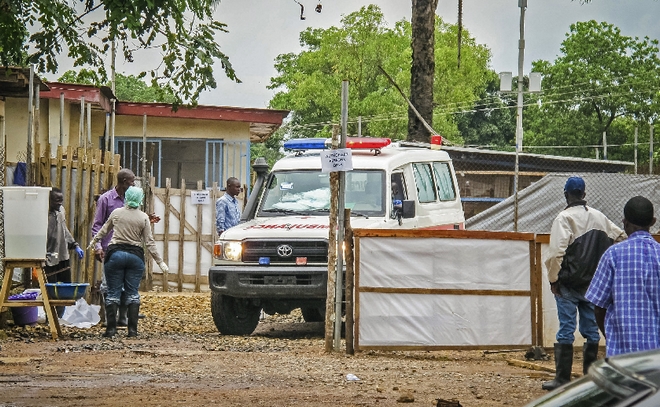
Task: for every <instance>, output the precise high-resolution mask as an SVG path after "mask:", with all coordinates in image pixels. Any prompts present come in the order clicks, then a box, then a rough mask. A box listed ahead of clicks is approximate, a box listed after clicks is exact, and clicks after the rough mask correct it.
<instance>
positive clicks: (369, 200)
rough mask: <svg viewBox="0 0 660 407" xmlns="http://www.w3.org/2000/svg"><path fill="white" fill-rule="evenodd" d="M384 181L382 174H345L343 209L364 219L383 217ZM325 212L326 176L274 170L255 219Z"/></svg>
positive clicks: (326, 210) (327, 194)
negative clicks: (349, 210) (362, 216)
mask: <svg viewBox="0 0 660 407" xmlns="http://www.w3.org/2000/svg"><path fill="white" fill-rule="evenodd" d="M384 181H385V173H384V172H383V171H364V170H353V171H347V172H346V199H345V202H346V208H350V209H351V210H353V211H355V212H358V213H361V214H364V215H367V216H385V205H384V204H383V202H384V201H383V198H384V195H385V191H384V188H383V186H384V185H385V183H384ZM329 210H330V174H329V173H324V172H321V171H320V170H305V171H278V172H273V173H272V174H271V175H270V178H269V179H268V182H267V185H266V191H265V193H264V195H263V198H262V201H261V206H260V209H259V215H258V216H278V215H280V216H286V215H290V214H297V215H319V216H327V214H328V211H329Z"/></svg>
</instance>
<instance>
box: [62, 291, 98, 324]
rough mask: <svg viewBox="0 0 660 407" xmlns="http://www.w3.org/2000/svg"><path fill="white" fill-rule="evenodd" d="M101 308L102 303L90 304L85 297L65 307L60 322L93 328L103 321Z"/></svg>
mask: <svg viewBox="0 0 660 407" xmlns="http://www.w3.org/2000/svg"><path fill="white" fill-rule="evenodd" d="M100 310H101V306H100V305H89V304H87V301H85V299H84V298H81V299H79V300H78V301H76V303H75V304H74V305H71V306H69V307H66V308H65V309H64V315H62V318H60V324H62V325H64V326H74V327H76V328H91V327H92V326H94V325H96V324H98V323H99V322H101V316H100V315H99V311H100Z"/></svg>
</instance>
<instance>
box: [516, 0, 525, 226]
mask: <svg viewBox="0 0 660 407" xmlns="http://www.w3.org/2000/svg"><path fill="white" fill-rule="evenodd" d="M518 7H520V39H519V40H518V108H517V113H516V164H515V169H514V176H513V193H514V198H513V231H514V232H517V231H518V171H519V157H518V155H519V154H520V152H521V151H522V148H523V127H522V114H523V63H524V62H525V9H526V8H527V0H518Z"/></svg>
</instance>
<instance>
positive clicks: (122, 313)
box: [117, 291, 128, 326]
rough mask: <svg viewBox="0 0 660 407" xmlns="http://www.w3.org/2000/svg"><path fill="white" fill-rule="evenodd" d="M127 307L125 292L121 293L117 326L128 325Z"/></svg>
mask: <svg viewBox="0 0 660 407" xmlns="http://www.w3.org/2000/svg"><path fill="white" fill-rule="evenodd" d="M127 313H128V305H126V291H122V292H121V300H120V301H119V315H118V316H117V326H126V325H128V317H127Z"/></svg>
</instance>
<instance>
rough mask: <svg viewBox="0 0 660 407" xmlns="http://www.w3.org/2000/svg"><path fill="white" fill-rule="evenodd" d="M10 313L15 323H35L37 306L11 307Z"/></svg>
mask: <svg viewBox="0 0 660 407" xmlns="http://www.w3.org/2000/svg"><path fill="white" fill-rule="evenodd" d="M11 314H12V316H13V317H14V324H15V325H20V326H25V325H35V324H36V323H37V317H38V309H37V307H11Z"/></svg>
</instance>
